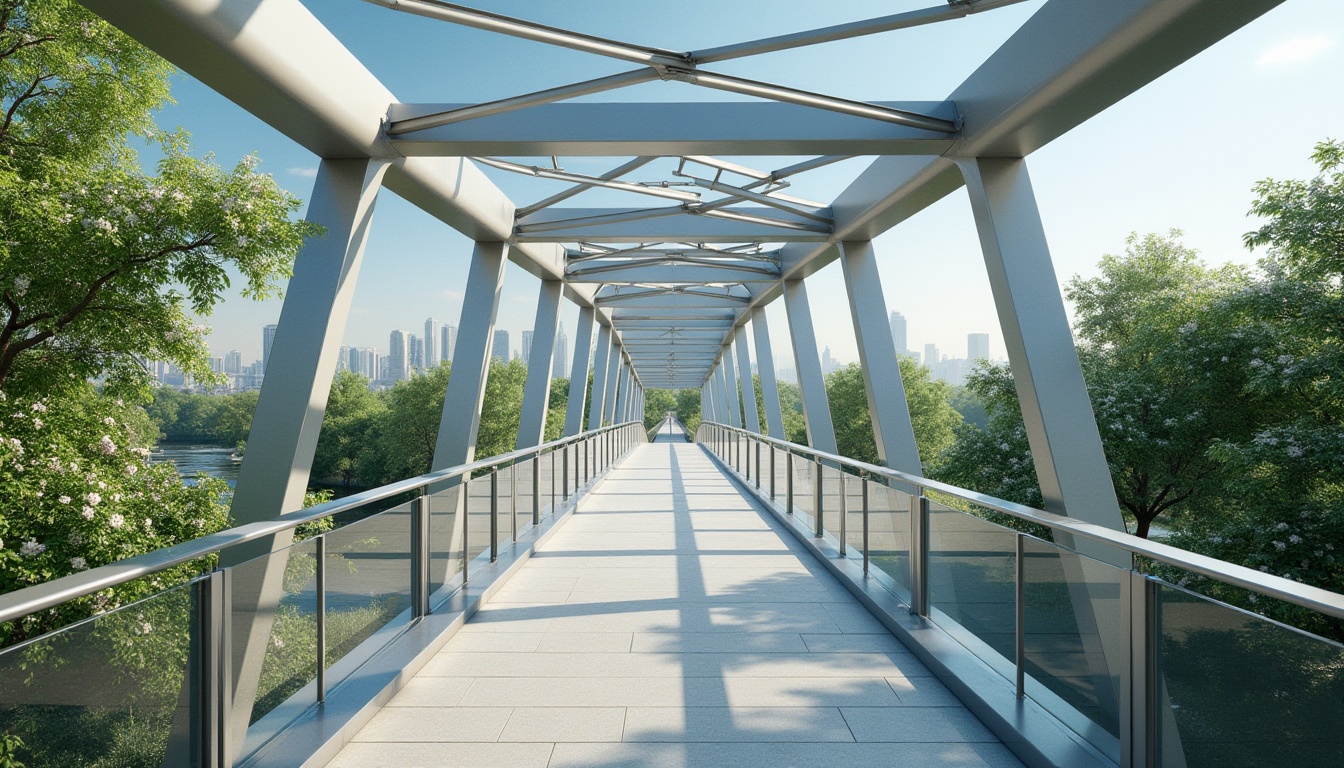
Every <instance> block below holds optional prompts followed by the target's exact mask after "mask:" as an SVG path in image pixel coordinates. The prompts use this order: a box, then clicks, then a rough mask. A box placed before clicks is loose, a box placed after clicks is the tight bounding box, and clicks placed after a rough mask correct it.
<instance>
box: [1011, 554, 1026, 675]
mask: <svg viewBox="0 0 1344 768" xmlns="http://www.w3.org/2000/svg"><path fill="white" fill-rule="evenodd" d="M1026 545H1027V537H1026V534H1023V533H1019V534H1017V561H1016V562H1017V569H1016V575H1015V577H1014V581H1013V593H1014V597H1013V604H1014V606H1015V608H1016V616H1017V618H1016V628H1017V634H1016V639H1015V640H1014V645H1013V664H1014V666H1015V667H1016V668H1017V698H1019V699H1021V698H1024V697H1025V696H1026V695H1027V678H1026V658H1027V546H1026Z"/></svg>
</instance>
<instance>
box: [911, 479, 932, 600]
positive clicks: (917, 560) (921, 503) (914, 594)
mask: <svg viewBox="0 0 1344 768" xmlns="http://www.w3.org/2000/svg"><path fill="white" fill-rule="evenodd" d="M928 576H929V500H928V499H926V498H924V496H923V491H919V490H916V492H915V495H913V496H911V497H910V612H911V613H913V614H915V615H917V616H928V615H929V580H928Z"/></svg>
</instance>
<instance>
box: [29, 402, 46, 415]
mask: <svg viewBox="0 0 1344 768" xmlns="http://www.w3.org/2000/svg"><path fill="white" fill-rule="evenodd" d="M30 410H34V411H37V412H38V413H46V412H47V406H45V405H43V404H42V403H33V405H32V407H31V408H30Z"/></svg>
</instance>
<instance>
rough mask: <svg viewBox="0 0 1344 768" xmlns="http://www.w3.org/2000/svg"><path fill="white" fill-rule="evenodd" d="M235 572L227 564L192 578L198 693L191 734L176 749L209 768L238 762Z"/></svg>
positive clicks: (195, 689)
mask: <svg viewBox="0 0 1344 768" xmlns="http://www.w3.org/2000/svg"><path fill="white" fill-rule="evenodd" d="M230 573H231V572H230V571H229V570H227V569H221V570H215V571H211V572H210V573H208V574H206V575H205V576H202V577H201V578H199V579H197V580H195V581H193V582H192V583H191V584H192V586H191V592H192V597H193V602H194V603H195V605H194V610H193V613H192V624H193V626H192V633H193V634H194V635H195V638H194V639H195V643H194V648H193V649H192V650H193V651H195V655H194V658H193V659H192V661H193V662H194V664H193V665H192V673H193V679H192V680H190V681H189V683H188V685H189V686H190V689H191V693H192V703H191V708H190V710H191V714H192V721H191V723H190V725H191V727H190V729H189V732H190V733H191V739H190V740H189V741H188V742H182V743H175V744H174V745H173V747H172V748H170V749H171V751H172V753H174V754H185V753H186V752H191V753H192V755H191V756H190V757H187V759H188V760H189V761H190V762H191V763H193V764H198V765H201V766H207V767H208V768H224V767H225V766H229V765H232V764H233V758H232V750H231V749H230V739H231V735H230V730H231V728H230V716H231V713H230V711H231V709H232V706H231V702H230V701H229V698H230V694H229V692H230V691H231V690H232V689H233V673H232V670H231V669H230V667H231V666H232V665H231V660H232V657H233V654H232V652H231V648H230V642H231V640H232V637H231V632H230V628H231V624H232V616H231V614H232V613H233V611H232V607H231V605H230V597H231V593H232V590H231V589H230V586H231V585H230V581H231V579H230Z"/></svg>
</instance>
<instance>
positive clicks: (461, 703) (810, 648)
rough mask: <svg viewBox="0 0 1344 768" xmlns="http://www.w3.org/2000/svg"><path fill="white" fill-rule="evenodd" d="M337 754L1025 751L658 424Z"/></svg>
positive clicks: (929, 754)
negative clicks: (656, 433) (986, 722)
mask: <svg viewBox="0 0 1344 768" xmlns="http://www.w3.org/2000/svg"><path fill="white" fill-rule="evenodd" d="M330 765H332V766H337V767H338V768H343V767H345V766H375V767H376V766H383V765H387V766H391V765H397V766H421V765H423V766H450V765H471V766H472V768H482V767H483V766H490V765H508V766H509V768H529V767H530V766H551V767H553V768H561V767H562V766H563V767H568V766H604V767H608V766H626V765H629V766H641V768H643V767H644V766H653V767H654V768H659V767H661V766H668V767H669V768H672V767H676V768H680V767H681V766H711V765H712V766H716V767H718V766H723V767H725V768H729V767H732V766H742V767H743V768H754V767H755V766H761V767H762V768H764V767H765V766H770V768H777V767H778V766H789V765H844V766H846V768H858V767H859V766H870V765H871V766H877V765H881V766H891V765H900V766H913V767H918V766H940V768H941V767H942V766H954V767H957V766H967V767H975V768H1003V767H1007V766H1019V765H1020V763H1019V762H1018V761H1017V759H1016V758H1015V757H1013V755H1012V754H1011V753H1010V752H1009V751H1008V750H1007V749H1005V748H1004V747H1003V745H1002V744H1000V743H998V741H997V740H996V739H995V738H994V736H993V735H992V734H991V733H990V732H989V730H988V729H986V728H985V727H984V726H983V725H982V724H981V723H980V722H979V721H978V720H977V719H976V718H975V716H974V715H972V714H971V713H970V712H969V711H968V710H966V709H965V708H964V707H963V706H961V704H960V703H959V702H958V701H957V699H956V698H955V697H954V696H953V695H952V694H951V693H950V692H949V691H948V690H947V689H946V688H945V687H943V685H942V684H941V683H939V682H938V680H937V679H936V678H934V677H933V676H932V675H931V674H930V672H929V671H928V669H926V668H925V667H924V666H923V665H922V664H920V662H919V661H918V660H917V659H916V658H915V657H914V655H912V654H911V653H910V652H909V651H908V650H907V649H906V648H905V647H904V646H902V645H901V643H900V642H899V641H898V640H896V638H894V637H893V636H892V635H891V634H890V633H888V632H887V631H886V629H885V627H883V625H882V624H881V623H880V622H878V621H877V620H876V619H875V618H874V617H873V616H872V615H871V614H870V613H869V612H868V611H867V610H866V609H865V608H864V607H863V606H862V605H860V604H859V603H858V602H857V601H856V600H855V599H854V598H853V596H852V595H850V593H849V592H848V590H846V589H845V588H844V587H843V586H842V585H841V584H840V583H839V582H838V581H836V580H835V578H834V577H832V576H831V574H830V573H829V572H827V571H826V569H825V568H824V567H823V566H822V565H821V564H820V563H818V562H817V561H815V560H814V559H812V556H811V555H810V554H808V553H807V551H806V550H804V549H803V548H802V547H800V546H799V545H798V544H797V542H796V541H794V540H793V539H792V538H791V537H790V536H789V535H788V534H787V533H786V532H784V531H783V530H782V529H781V528H779V526H778V525H777V523H776V522H775V521H774V520H773V519H772V518H771V516H770V515H769V514H768V513H766V512H765V511H764V510H761V509H759V508H758V507H757V506H755V504H754V502H752V501H750V500H748V499H747V498H746V497H745V496H744V495H742V494H741V493H740V492H739V491H738V490H737V487H736V486H735V485H734V484H733V483H732V481H730V480H729V479H728V477H726V476H725V475H724V474H723V473H722V472H720V471H719V470H718V468H717V467H716V465H715V464H714V463H713V462H712V461H711V460H710V458H709V457H708V456H707V455H706V454H705V452H704V451H703V450H702V449H701V448H700V447H699V446H696V445H692V444H689V443H677V442H662V441H660V442H655V443H651V444H648V445H641V446H638V447H636V448H635V449H634V451H632V453H631V454H630V455H629V456H627V457H626V458H625V459H624V460H623V461H622V462H621V464H620V465H619V466H618V467H617V468H616V469H615V470H613V471H612V473H611V474H610V475H608V477H607V478H606V479H605V480H603V481H602V482H601V483H600V484H599V485H598V486H597V488H596V489H595V490H594V491H593V492H592V493H590V494H589V495H588V496H587V497H586V498H585V499H584V500H583V501H582V502H581V504H580V505H579V508H578V510H577V511H576V512H575V513H574V515H573V516H572V518H571V519H570V520H569V521H567V522H566V523H565V524H564V526H562V527H561V528H560V529H559V530H558V531H557V532H556V534H555V535H554V536H553V537H552V538H551V539H550V540H549V541H548V542H547V543H546V544H545V545H543V546H542V547H541V548H540V549H539V551H538V552H537V553H536V555H535V556H534V557H533V558H531V559H530V560H529V561H528V562H527V563H525V564H524V565H523V567H522V568H521V569H520V570H519V572H518V573H517V574H516V575H515V576H514V577H513V578H512V579H510V581H509V582H508V583H506V584H504V585H503V586H502V587H501V588H500V590H499V591H498V592H497V593H496V594H495V596H494V597H492V599H491V600H490V601H489V602H488V603H486V604H485V605H484V606H482V608H481V610H480V611H479V612H478V613H477V614H476V615H475V616H474V617H473V618H472V619H471V621H469V622H468V623H467V624H466V625H464V626H463V627H462V628H461V630H460V631H459V632H458V633H457V634H456V635H455V636H454V637H453V638H452V639H451V640H449V642H448V643H447V644H446V645H445V646H444V648H443V650H442V651H441V652H439V653H438V654H436V655H435V657H434V658H433V659H431V660H430V662H429V663H428V664H427V665H426V666H425V667H424V668H423V669H422V670H421V671H420V672H419V673H418V674H417V675H416V676H415V678H414V679H412V680H411V681H410V682H409V683H408V684H407V686H406V687H405V688H404V689H403V690H402V691H401V692H400V693H399V694H398V695H397V696H396V697H395V698H394V699H393V700H392V702H391V703H390V704H389V705H388V706H387V707H386V708H384V709H383V710H382V711H381V712H379V713H378V714H377V715H376V716H375V717H374V719H373V720H372V721H371V722H370V723H369V724H368V725H367V726H365V728H364V729H363V730H362V731H361V732H360V733H359V734H357V735H356V737H355V739H354V740H353V741H352V742H351V743H350V744H349V745H347V746H346V747H345V749H344V750H342V751H341V753H340V754H339V755H338V756H337V757H336V758H335V759H334V760H333V761H332V762H331V763H330Z"/></svg>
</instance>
